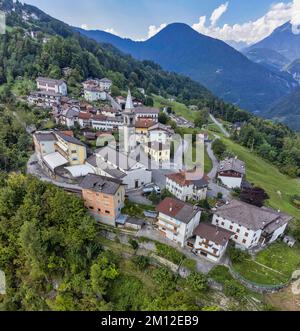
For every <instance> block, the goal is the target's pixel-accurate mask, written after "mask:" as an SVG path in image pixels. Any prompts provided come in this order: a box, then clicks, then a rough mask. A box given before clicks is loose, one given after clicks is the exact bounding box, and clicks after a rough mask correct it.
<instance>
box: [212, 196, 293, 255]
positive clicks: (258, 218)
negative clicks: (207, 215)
mask: <svg viewBox="0 0 300 331" xmlns="http://www.w3.org/2000/svg"><path fill="white" fill-rule="evenodd" d="M292 219H293V218H292V217H291V216H289V215H286V214H284V213H281V212H280V211H275V210H273V209H270V208H266V207H263V208H259V207H256V206H253V205H250V204H247V203H245V202H242V201H239V200H232V201H231V202H230V203H228V204H226V205H223V206H221V207H220V208H217V209H216V210H215V211H214V216H213V221H212V224H213V225H215V226H218V227H221V228H223V229H226V230H229V231H232V232H234V236H233V237H232V240H233V241H234V242H235V243H236V246H237V247H240V248H243V249H252V248H254V247H257V246H265V245H267V244H269V243H272V242H274V241H276V240H277V239H278V238H279V237H281V236H282V235H283V234H284V232H285V230H286V228H287V226H288V223H289V222H290V221H291V220H292Z"/></svg>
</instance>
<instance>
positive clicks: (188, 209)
mask: <svg viewBox="0 0 300 331" xmlns="http://www.w3.org/2000/svg"><path fill="white" fill-rule="evenodd" d="M156 211H157V212H158V213H162V214H165V215H167V216H169V217H172V218H175V219H177V220H178V221H180V222H183V223H186V224H188V223H189V222H190V221H191V219H193V218H194V217H195V216H196V215H197V213H198V212H200V209H199V208H198V207H194V206H192V205H190V204H188V203H184V202H182V201H179V200H177V199H173V198H166V199H165V200H163V201H162V202H161V203H160V204H159V205H158V206H157V207H156Z"/></svg>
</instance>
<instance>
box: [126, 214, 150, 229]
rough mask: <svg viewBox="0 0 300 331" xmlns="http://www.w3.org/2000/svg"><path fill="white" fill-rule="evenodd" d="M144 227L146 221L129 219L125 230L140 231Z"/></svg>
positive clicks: (134, 218)
mask: <svg viewBox="0 0 300 331" xmlns="http://www.w3.org/2000/svg"><path fill="white" fill-rule="evenodd" d="M144 225H145V221H144V220H142V219H139V218H136V217H129V218H128V219H127V220H126V222H125V224H124V228H125V229H130V230H135V231H139V230H141V229H142V228H143V226H144Z"/></svg>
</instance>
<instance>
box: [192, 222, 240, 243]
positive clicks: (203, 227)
mask: <svg viewBox="0 0 300 331" xmlns="http://www.w3.org/2000/svg"><path fill="white" fill-rule="evenodd" d="M194 235H196V236H199V237H201V238H204V239H207V240H209V241H212V242H214V243H216V244H217V245H224V244H226V243H227V242H228V241H229V239H230V238H231V237H232V236H233V235H234V233H233V232H231V231H227V230H225V229H222V228H219V227H216V226H215V225H212V224H206V223H200V224H199V225H198V227H197V228H196V229H195V231H194Z"/></svg>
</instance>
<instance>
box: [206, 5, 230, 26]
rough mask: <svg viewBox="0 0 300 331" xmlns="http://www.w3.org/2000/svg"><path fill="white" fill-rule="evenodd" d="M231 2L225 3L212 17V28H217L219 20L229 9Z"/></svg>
mask: <svg viewBox="0 0 300 331" xmlns="http://www.w3.org/2000/svg"><path fill="white" fill-rule="evenodd" d="M228 5H229V2H226V3H224V4H223V5H221V6H220V7H218V8H217V9H215V10H214V11H213V13H212V15H211V17H210V22H211V25H212V26H215V25H216V24H217V22H218V20H219V19H220V18H221V17H222V16H223V15H224V14H225V13H226V11H227V9H228Z"/></svg>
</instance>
